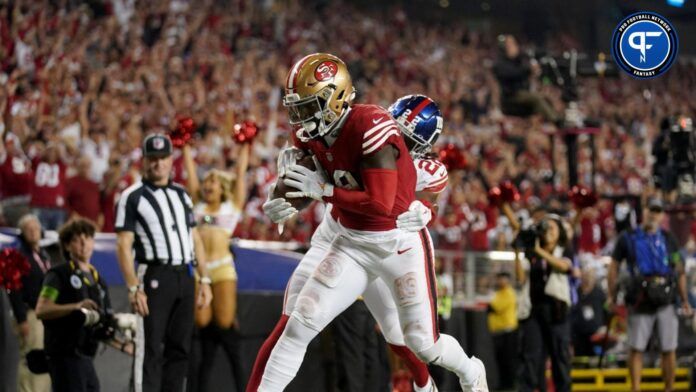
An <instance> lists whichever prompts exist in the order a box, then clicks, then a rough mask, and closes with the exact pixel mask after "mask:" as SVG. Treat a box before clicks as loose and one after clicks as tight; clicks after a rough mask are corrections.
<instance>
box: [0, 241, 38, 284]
mask: <svg viewBox="0 0 696 392" xmlns="http://www.w3.org/2000/svg"><path fill="white" fill-rule="evenodd" d="M30 269H31V265H30V264H29V261H28V260H27V258H26V257H24V255H22V254H21V253H19V251H18V250H17V249H14V248H5V249H2V250H1V251H0V286H3V287H5V288H6V289H7V290H10V291H16V290H19V289H21V288H22V276H24V275H26V274H28V273H29V270H30Z"/></svg>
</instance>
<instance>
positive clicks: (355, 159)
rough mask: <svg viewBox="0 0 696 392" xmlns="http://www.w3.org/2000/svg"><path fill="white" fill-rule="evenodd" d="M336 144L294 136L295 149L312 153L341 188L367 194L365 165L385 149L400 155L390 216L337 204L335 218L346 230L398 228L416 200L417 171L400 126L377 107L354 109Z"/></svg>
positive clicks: (357, 107) (349, 113)
mask: <svg viewBox="0 0 696 392" xmlns="http://www.w3.org/2000/svg"><path fill="white" fill-rule="evenodd" d="M339 132H340V133H339V134H338V136H337V138H336V140H335V141H334V143H333V144H332V145H331V146H330V147H327V146H326V144H325V143H324V141H323V140H322V138H317V139H312V140H310V141H308V142H301V141H299V140H297V139H296V137H295V135H294V134H293V140H294V141H295V146H297V147H298V148H300V149H303V150H305V151H311V152H312V153H313V154H314V155H315V156H316V157H317V159H318V160H319V163H320V164H321V166H322V167H323V168H324V170H325V171H326V173H327V174H328V177H329V181H330V182H331V183H332V184H333V185H334V186H335V187H338V188H343V189H348V190H364V189H365V188H364V187H363V182H362V175H361V169H362V162H363V160H364V159H365V158H366V157H369V156H371V155H373V154H375V153H377V152H378V151H380V150H381V149H382V148H384V147H385V146H393V147H394V148H396V149H397V150H398V152H399V156H398V158H397V159H396V170H397V173H398V181H397V191H396V200H395V202H394V206H393V208H392V210H391V213H390V214H389V216H382V215H378V214H368V213H359V212H356V211H351V210H347V209H345V208H342V207H341V206H339V205H336V204H334V207H333V208H332V210H331V215H332V216H333V218H334V219H336V220H337V221H339V222H340V223H341V224H342V225H343V226H345V227H347V228H349V229H354V230H365V231H386V230H391V229H394V228H396V218H397V217H398V216H399V214H401V213H403V212H405V211H407V210H408V207H409V205H410V204H411V202H413V201H414V200H415V193H416V192H415V189H416V180H417V178H416V169H415V167H414V165H413V160H412V159H411V155H410V154H409V152H408V148H406V143H404V140H403V138H402V137H401V133H400V132H399V129H398V127H397V125H396V122H394V120H393V119H392V118H391V116H390V115H389V113H388V112H387V111H386V110H384V109H383V108H381V107H379V106H377V105H354V106H353V107H352V108H351V110H350V112H348V114H347V118H346V119H345V123H344V124H343V126H342V127H341V129H340V131H339Z"/></svg>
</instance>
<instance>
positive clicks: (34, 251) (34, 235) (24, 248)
mask: <svg viewBox="0 0 696 392" xmlns="http://www.w3.org/2000/svg"><path fill="white" fill-rule="evenodd" d="M17 226H18V227H19V230H20V235H19V251H20V253H22V255H24V257H26V258H27V260H29V264H30V265H31V270H29V274H27V275H25V276H24V277H23V278H22V289H21V290H19V291H13V292H11V293H10V301H11V302H12V312H13V313H14V316H15V320H16V322H17V331H18V332H19V341H20V356H21V357H22V359H21V362H20V365H19V374H18V381H19V386H18V390H19V391H20V392H41V391H46V392H48V391H49V390H50V389H51V380H50V378H49V377H48V375H46V374H33V373H32V372H30V371H29V368H28V367H27V362H26V355H27V353H28V352H29V351H31V350H42V349H43V347H44V327H43V324H41V321H39V319H38V318H37V317H36V312H35V311H34V309H35V308H36V302H37V300H38V299H39V292H40V291H41V284H42V282H43V279H44V274H45V273H46V272H47V271H48V269H49V268H51V261H50V259H49V256H48V253H47V252H46V250H45V249H43V248H41V245H40V243H39V242H40V240H41V223H40V222H39V220H38V218H37V217H36V216H34V215H24V216H23V217H22V218H21V219H20V220H19V223H18V224H17Z"/></svg>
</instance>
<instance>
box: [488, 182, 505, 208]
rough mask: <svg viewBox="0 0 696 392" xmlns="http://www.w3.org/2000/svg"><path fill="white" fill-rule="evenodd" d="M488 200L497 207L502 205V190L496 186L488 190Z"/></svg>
mask: <svg viewBox="0 0 696 392" xmlns="http://www.w3.org/2000/svg"><path fill="white" fill-rule="evenodd" d="M488 202H489V203H491V205H493V206H496V207H500V206H501V205H503V197H502V192H501V191H500V188H499V187H497V186H494V187H493V188H491V189H489V190H488Z"/></svg>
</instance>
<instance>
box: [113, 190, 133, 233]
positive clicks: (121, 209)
mask: <svg viewBox="0 0 696 392" xmlns="http://www.w3.org/2000/svg"><path fill="white" fill-rule="evenodd" d="M136 199H137V198H135V197H134V195H133V194H132V193H124V194H122V195H121V198H120V199H119V201H118V204H116V220H115V222H114V229H115V231H116V232H117V233H118V232H121V231H132V232H135V222H136V216H137V214H138V210H137V206H136Z"/></svg>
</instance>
